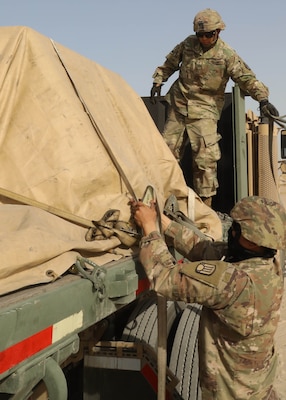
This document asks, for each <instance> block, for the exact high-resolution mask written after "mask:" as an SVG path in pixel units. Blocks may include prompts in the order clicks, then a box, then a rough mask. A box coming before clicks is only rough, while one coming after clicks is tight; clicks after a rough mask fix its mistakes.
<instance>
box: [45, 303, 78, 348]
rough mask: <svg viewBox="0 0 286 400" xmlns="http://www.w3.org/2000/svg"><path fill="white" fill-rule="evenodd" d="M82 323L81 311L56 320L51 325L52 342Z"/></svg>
mask: <svg viewBox="0 0 286 400" xmlns="http://www.w3.org/2000/svg"><path fill="white" fill-rule="evenodd" d="M82 325H83V312H82V311H80V312H79V313H77V314H73V315H70V316H69V317H67V318H65V319H63V320H61V321H59V322H57V323H56V324H54V325H53V337H52V343H55V342H57V341H58V340H60V339H62V338H63V337H65V336H67V335H68V334H69V333H72V332H74V331H75V330H77V329H79V328H81V327H82Z"/></svg>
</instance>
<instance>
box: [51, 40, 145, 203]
mask: <svg viewBox="0 0 286 400" xmlns="http://www.w3.org/2000/svg"><path fill="white" fill-rule="evenodd" d="M50 40H51V42H52V45H53V48H54V50H55V52H56V54H57V56H58V58H59V60H60V62H61V64H62V66H63V68H64V70H65V72H66V74H67V76H68V78H69V80H70V82H71V84H72V86H73V89H74V91H75V93H76V95H77V97H78V98H79V100H80V102H81V104H82V106H83V109H84V111H85V112H86V114H87V116H88V118H89V120H90V122H91V124H92V126H93V128H94V130H95V132H96V133H97V135H98V137H99V138H100V140H101V142H102V144H103V146H104V148H105V150H106V151H107V153H108V155H109V157H110V158H111V160H112V162H113V164H114V166H115V168H116V169H117V171H118V173H119V175H120V176H121V178H122V180H123V181H124V183H125V185H126V188H127V190H128V191H129V193H130V194H131V196H132V197H133V198H134V199H135V200H136V199H137V198H136V195H135V192H134V190H133V188H132V186H131V184H130V182H129V180H128V178H127V176H126V174H125V173H124V171H123V169H122V168H121V165H120V164H119V162H118V161H117V159H116V157H115V156H114V154H113V152H112V150H111V148H110V146H109V144H108V143H107V141H106V139H105V138H104V136H103V134H102V131H101V130H100V128H99V126H98V124H97V123H96V121H95V119H94V118H93V116H92V114H91V113H90V111H89V109H88V107H87V105H86V103H85V102H84V100H83V98H82V97H81V95H80V93H79V91H78V89H77V87H76V85H75V83H74V81H73V79H72V77H71V75H70V73H69V71H68V69H67V67H66V66H65V64H64V62H63V60H62V58H61V56H60V53H59V51H58V49H57V48H56V45H55V42H54V41H53V40H52V39H50Z"/></svg>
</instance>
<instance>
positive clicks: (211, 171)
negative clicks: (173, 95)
mask: <svg viewBox="0 0 286 400" xmlns="http://www.w3.org/2000/svg"><path fill="white" fill-rule="evenodd" d="M185 132H186V133H187V135H186V134H185ZM163 138H164V140H165V142H166V143H167V145H168V146H169V148H170V150H171V151H172V153H173V154H174V156H175V157H176V159H177V160H178V161H180V160H181V159H182V156H183V154H184V150H185V147H186V145H187V140H186V139H189V141H190V145H191V149H192V168H193V171H192V174H193V189H194V190H195V191H196V192H197V194H198V195H199V196H200V197H211V196H214V195H215V194H216V189H217V187H218V180H217V161H218V160H219V159H220V158H221V152H220V147H219V143H218V142H219V140H220V139H221V135H220V134H218V133H217V121H216V120H214V119H208V118H204V119H190V118H188V117H186V116H184V115H182V114H179V113H178V112H175V111H174V110H173V109H172V108H171V109H170V111H169V115H168V118H167V121H166V124H165V126H164V131H163Z"/></svg>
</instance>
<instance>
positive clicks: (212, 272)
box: [180, 261, 229, 287]
mask: <svg viewBox="0 0 286 400" xmlns="http://www.w3.org/2000/svg"><path fill="white" fill-rule="evenodd" d="M228 268H229V264H228V263H226V262H224V261H213V262H209V261H198V262H188V263H185V264H183V266H182V268H181V270H180V272H181V274H184V275H186V276H188V277H189V278H193V279H195V280H196V281H199V282H202V283H205V284H207V285H209V286H213V287H217V286H218V284H219V282H220V281H221V279H222V277H223V275H224V274H225V272H226V270H227V269H228Z"/></svg>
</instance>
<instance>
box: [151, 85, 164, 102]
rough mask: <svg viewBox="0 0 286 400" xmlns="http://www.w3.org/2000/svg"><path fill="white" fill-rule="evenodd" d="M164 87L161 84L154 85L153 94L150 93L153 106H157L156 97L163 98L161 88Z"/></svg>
mask: <svg viewBox="0 0 286 400" xmlns="http://www.w3.org/2000/svg"><path fill="white" fill-rule="evenodd" d="M162 86H163V85H162V84H160V83H153V86H152V89H151V92H150V101H151V103H152V104H156V99H155V96H156V95H157V96H161V87H162Z"/></svg>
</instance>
